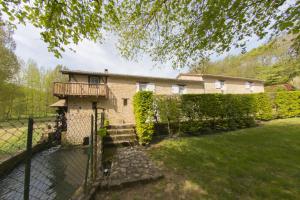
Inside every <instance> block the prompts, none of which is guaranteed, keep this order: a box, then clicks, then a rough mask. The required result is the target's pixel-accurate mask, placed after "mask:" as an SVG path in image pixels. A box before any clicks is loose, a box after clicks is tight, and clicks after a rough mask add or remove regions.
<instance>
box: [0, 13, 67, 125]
mask: <svg viewBox="0 0 300 200" xmlns="http://www.w3.org/2000/svg"><path fill="white" fill-rule="evenodd" d="M1 22H2V21H1V19H0V24H1ZM12 35H13V31H12V30H11V29H10V28H9V27H8V26H5V25H4V24H3V23H2V25H1V26H0V119H1V120H3V119H11V118H22V117H28V116H35V117H45V116H49V115H51V114H53V113H54V109H53V108H50V107H49V105H51V104H52V103H54V102H55V101H57V98H56V97H54V96H53V94H52V82H54V81H64V79H65V77H64V76H62V75H61V73H60V70H61V69H63V68H64V67H63V66H61V65H58V66H56V67H55V68H54V69H48V68H47V69H46V68H44V67H40V66H38V64H37V63H36V62H35V61H34V60H28V61H27V62H24V61H22V60H21V59H20V58H18V57H17V56H16V54H15V52H14V51H15V48H16V44H15V42H14V40H13V37H12Z"/></svg>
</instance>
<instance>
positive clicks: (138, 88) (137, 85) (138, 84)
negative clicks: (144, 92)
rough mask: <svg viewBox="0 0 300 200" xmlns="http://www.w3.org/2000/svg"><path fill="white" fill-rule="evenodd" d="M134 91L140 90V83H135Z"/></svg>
mask: <svg viewBox="0 0 300 200" xmlns="http://www.w3.org/2000/svg"><path fill="white" fill-rule="evenodd" d="M136 91H137V92H138V91H140V83H136Z"/></svg>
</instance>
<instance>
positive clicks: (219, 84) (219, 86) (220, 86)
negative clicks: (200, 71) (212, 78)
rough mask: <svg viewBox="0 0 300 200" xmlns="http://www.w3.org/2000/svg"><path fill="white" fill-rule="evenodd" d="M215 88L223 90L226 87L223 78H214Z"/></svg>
mask: <svg viewBox="0 0 300 200" xmlns="http://www.w3.org/2000/svg"><path fill="white" fill-rule="evenodd" d="M215 88H216V89H221V90H225V89H226V86H225V81H224V80H216V82H215Z"/></svg>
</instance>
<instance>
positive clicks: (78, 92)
mask: <svg viewBox="0 0 300 200" xmlns="http://www.w3.org/2000/svg"><path fill="white" fill-rule="evenodd" d="M53 94H54V95H55V96H58V97H65V96H99V97H100V96H103V97H107V96H108V88H107V85H106V84H90V83H78V82H68V83H62V82H55V83H54V84H53Z"/></svg>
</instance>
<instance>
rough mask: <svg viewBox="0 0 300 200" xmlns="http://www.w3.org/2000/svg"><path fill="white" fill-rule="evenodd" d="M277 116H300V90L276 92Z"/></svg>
mask: <svg viewBox="0 0 300 200" xmlns="http://www.w3.org/2000/svg"><path fill="white" fill-rule="evenodd" d="M273 95H274V105H275V108H276V117H277V118H289V117H297V116H300V91H293V92H277V93H274V94H273Z"/></svg>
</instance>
